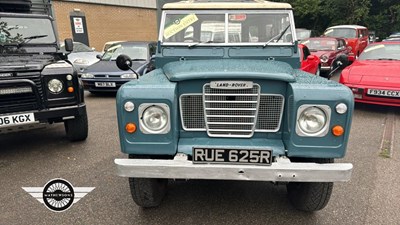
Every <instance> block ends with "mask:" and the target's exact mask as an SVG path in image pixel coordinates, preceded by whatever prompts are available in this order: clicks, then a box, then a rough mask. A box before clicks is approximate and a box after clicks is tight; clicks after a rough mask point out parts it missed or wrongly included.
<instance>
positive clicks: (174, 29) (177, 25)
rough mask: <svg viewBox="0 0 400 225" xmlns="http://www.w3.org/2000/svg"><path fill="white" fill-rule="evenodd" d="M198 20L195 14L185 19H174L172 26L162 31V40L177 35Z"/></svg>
mask: <svg viewBox="0 0 400 225" xmlns="http://www.w3.org/2000/svg"><path fill="white" fill-rule="evenodd" d="M197 20H199V18H197V16H196V15H195V14H189V15H187V16H185V17H182V18H179V19H176V20H175V21H174V23H173V24H171V25H170V26H168V27H167V28H165V29H164V38H165V39H168V38H170V37H172V36H174V35H175V34H177V33H179V32H180V31H182V30H183V29H185V28H186V27H188V26H190V25H192V24H193V23H195V22H196V21H197Z"/></svg>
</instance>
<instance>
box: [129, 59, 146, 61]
mask: <svg viewBox="0 0 400 225" xmlns="http://www.w3.org/2000/svg"><path fill="white" fill-rule="evenodd" d="M132 61H146V59H132Z"/></svg>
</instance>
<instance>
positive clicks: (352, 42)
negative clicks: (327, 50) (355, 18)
mask: <svg viewBox="0 0 400 225" xmlns="http://www.w3.org/2000/svg"><path fill="white" fill-rule="evenodd" d="M324 36H327V37H339V38H344V39H345V40H346V42H347V45H349V46H350V47H351V54H350V55H349V61H351V62H353V61H354V60H355V59H356V58H358V56H359V55H360V54H361V52H362V51H363V50H364V49H365V47H367V45H368V43H369V32H368V28H366V27H363V26H359V25H338V26H333V27H328V28H327V29H326V30H325V32H324Z"/></svg>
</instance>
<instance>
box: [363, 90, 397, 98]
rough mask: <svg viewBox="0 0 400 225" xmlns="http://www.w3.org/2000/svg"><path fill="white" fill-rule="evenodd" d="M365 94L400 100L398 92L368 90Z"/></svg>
mask: <svg viewBox="0 0 400 225" xmlns="http://www.w3.org/2000/svg"><path fill="white" fill-rule="evenodd" d="M367 94H369V95H376V96H385V97H395V98H400V91H390V90H377V89H368V92H367Z"/></svg>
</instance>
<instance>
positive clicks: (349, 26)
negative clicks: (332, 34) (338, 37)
mask: <svg viewBox="0 0 400 225" xmlns="http://www.w3.org/2000/svg"><path fill="white" fill-rule="evenodd" d="M335 28H350V29H367V28H366V27H363V26H360V25H337V26H333V27H328V28H326V29H327V30H328V29H335Z"/></svg>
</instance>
